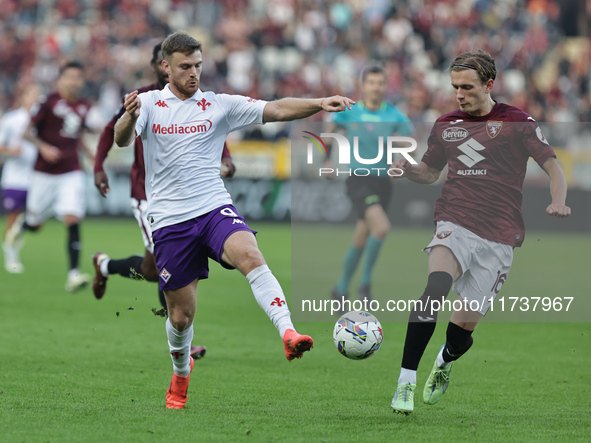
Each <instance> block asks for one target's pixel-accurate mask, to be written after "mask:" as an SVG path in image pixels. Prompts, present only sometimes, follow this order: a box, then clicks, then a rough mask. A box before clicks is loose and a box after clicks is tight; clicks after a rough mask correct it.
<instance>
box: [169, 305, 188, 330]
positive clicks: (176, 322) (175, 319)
mask: <svg viewBox="0 0 591 443" xmlns="http://www.w3.org/2000/svg"><path fill="white" fill-rule="evenodd" d="M194 317H195V312H194V311H192V310H191V309H183V308H182V307H175V308H173V309H171V307H170V306H169V307H168V319H169V320H170V324H171V325H172V326H173V327H174V328H175V329H176V330H177V331H184V330H185V329H187V328H188V327H189V326H191V325H192V324H193V318H194Z"/></svg>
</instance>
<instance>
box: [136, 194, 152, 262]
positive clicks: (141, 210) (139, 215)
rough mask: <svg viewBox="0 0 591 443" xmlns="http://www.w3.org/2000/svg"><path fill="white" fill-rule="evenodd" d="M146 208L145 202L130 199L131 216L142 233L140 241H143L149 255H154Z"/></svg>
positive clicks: (150, 227)
mask: <svg viewBox="0 0 591 443" xmlns="http://www.w3.org/2000/svg"><path fill="white" fill-rule="evenodd" d="M147 208H148V202H147V201H146V200H137V199H135V198H132V199H131V210H132V211H133V216H134V217H135V219H136V220H137V223H138V225H139V226H140V230H141V231H142V239H143V240H144V246H145V247H146V249H147V250H148V251H150V253H152V254H154V240H152V226H150V222H148V217H147V216H146V209H147Z"/></svg>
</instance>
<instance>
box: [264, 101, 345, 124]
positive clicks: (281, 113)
mask: <svg viewBox="0 0 591 443" xmlns="http://www.w3.org/2000/svg"><path fill="white" fill-rule="evenodd" d="M354 104H355V102H354V101H353V100H351V99H350V98H347V97H341V96H340V95H335V96H332V97H324V98H282V99H281V100H275V101H272V102H269V103H267V104H266V105H265V109H264V110H263V122H265V123H268V122H284V121H291V120H298V119H300V118H306V117H310V116H311V115H314V114H316V113H317V112H320V111H322V110H324V111H327V112H341V111H344V110H345V109H351V105H354Z"/></svg>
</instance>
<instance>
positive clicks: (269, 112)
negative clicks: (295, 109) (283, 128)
mask: <svg viewBox="0 0 591 443" xmlns="http://www.w3.org/2000/svg"><path fill="white" fill-rule="evenodd" d="M287 120H289V115H288V113H287V112H286V110H285V109H283V108H282V107H281V106H279V105H278V104H277V101H273V102H269V103H267V104H266V105H265V109H264V110H263V122H265V123H270V122H284V121H287Z"/></svg>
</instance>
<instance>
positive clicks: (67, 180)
mask: <svg viewBox="0 0 591 443" xmlns="http://www.w3.org/2000/svg"><path fill="white" fill-rule="evenodd" d="M84 84H85V77H84V67H83V66H82V64H80V63H79V62H75V61H73V62H69V63H67V64H65V65H64V66H62V67H61V69H60V71H59V76H58V81H57V92H54V93H52V94H50V95H49V96H47V97H46V98H45V99H44V100H42V101H41V103H40V105H39V107H38V110H37V111H36V113H34V114H33V115H32V116H31V122H30V124H29V126H28V128H27V130H26V131H25V134H24V139H25V140H28V141H30V142H31V143H33V144H34V145H35V146H36V147H37V149H38V150H39V155H38V157H37V161H36V162H35V166H34V170H33V174H32V176H31V184H30V188H29V194H28V196H27V210H26V220H25V223H24V224H14V225H13V226H12V227H11V229H10V230H9V231H8V232H7V238H6V241H7V242H10V243H13V242H16V241H17V239H18V237H20V235H21V234H22V232H23V230H29V231H36V230H38V229H39V228H40V227H41V225H42V224H43V222H44V221H45V220H47V219H48V218H49V217H51V216H56V217H57V218H58V219H60V220H61V221H62V222H63V223H64V224H65V225H66V227H67V229H68V242H67V245H68V248H67V249H68V256H69V265H70V270H69V271H68V276H67V281H66V290H68V291H75V290H77V289H80V288H82V287H84V286H85V285H86V284H87V283H88V282H89V281H90V276H89V275H88V274H82V273H80V271H79V270H78V262H79V255H80V231H79V224H80V220H81V219H82V218H84V215H85V214H86V202H85V192H84V172H83V171H82V170H81V168H80V162H79V160H78V149H79V148H82V149H83V150H84V151H85V152H86V154H87V155H88V157H89V158H91V159H94V156H93V155H92V153H91V152H90V151H89V150H88V148H87V147H86V145H85V144H84V143H83V133H84V130H85V119H86V115H87V114H88V111H89V109H90V104H89V103H88V102H87V101H86V100H85V99H84V98H82V97H80V92H81V90H82V88H83V87H84Z"/></svg>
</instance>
